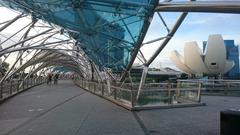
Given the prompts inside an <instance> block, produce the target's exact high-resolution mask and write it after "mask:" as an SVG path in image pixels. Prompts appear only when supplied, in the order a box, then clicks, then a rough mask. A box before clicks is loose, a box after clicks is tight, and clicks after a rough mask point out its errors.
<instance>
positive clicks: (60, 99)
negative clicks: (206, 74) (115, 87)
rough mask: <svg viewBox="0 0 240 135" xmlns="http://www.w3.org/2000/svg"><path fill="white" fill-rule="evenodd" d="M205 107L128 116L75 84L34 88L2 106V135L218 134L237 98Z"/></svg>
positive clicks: (221, 99)
mask: <svg viewBox="0 0 240 135" xmlns="http://www.w3.org/2000/svg"><path fill="white" fill-rule="evenodd" d="M203 101H204V102H206V103H207V106H201V107H190V108H174V109H159V110H148V111H138V112H130V111H127V110H125V109H123V108H121V107H119V106H116V105H115V104H113V103H111V102H109V101H106V100H104V99H102V98H100V97H98V96H95V95H92V94H90V93H88V92H86V91H84V90H81V89H80V88H78V87H77V86H75V85H74V84H73V83H72V82H71V81H60V82H59V84H58V85H51V86H48V85H46V84H44V85H40V86H37V87H34V88H31V89H30V90H28V91H25V92H23V93H21V94H19V95H17V96H15V97H13V98H11V99H9V100H7V101H5V102H4V103H2V104H1V105H0V135H80V134H81V135H158V134H162V135H193V134H194V135H216V134H220V133H219V131H220V129H219V126H220V124H219V123H220V122H219V121H220V120H219V111H220V110H223V109H228V108H240V104H239V103H240V98H239V97H218V96H215V97H210V96H204V97H203Z"/></svg>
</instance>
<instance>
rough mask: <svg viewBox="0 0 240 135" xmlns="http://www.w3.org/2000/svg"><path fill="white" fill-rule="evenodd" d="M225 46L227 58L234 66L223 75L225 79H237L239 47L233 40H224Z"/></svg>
mask: <svg viewBox="0 0 240 135" xmlns="http://www.w3.org/2000/svg"><path fill="white" fill-rule="evenodd" d="M224 44H225V47H226V53H227V59H228V60H232V61H234V67H233V68H232V69H231V70H230V71H228V72H227V73H225V74H224V77H225V78H227V79H239V78H240V71H239V48H238V45H235V43H234V40H224ZM206 46H207V41H204V42H203V53H204V52H205V50H206Z"/></svg>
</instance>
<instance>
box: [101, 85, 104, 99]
mask: <svg viewBox="0 0 240 135" xmlns="http://www.w3.org/2000/svg"><path fill="white" fill-rule="evenodd" d="M101 84H102V96H104V83H103V82H101Z"/></svg>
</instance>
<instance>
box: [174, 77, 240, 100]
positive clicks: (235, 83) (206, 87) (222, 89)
mask: <svg viewBox="0 0 240 135" xmlns="http://www.w3.org/2000/svg"><path fill="white" fill-rule="evenodd" d="M192 82H194V83H195V84H196V83H199V84H201V85H202V93H203V94H215V95H236V96H240V80H213V79H211V80H210V79H208V80H178V84H181V85H184V86H188V85H192Z"/></svg>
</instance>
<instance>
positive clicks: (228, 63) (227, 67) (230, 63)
mask: <svg viewBox="0 0 240 135" xmlns="http://www.w3.org/2000/svg"><path fill="white" fill-rule="evenodd" d="M234 65H235V63H234V61H232V60H227V61H226V65H225V68H224V73H227V72H228V71H229V70H231V69H232V68H233V67H234Z"/></svg>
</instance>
